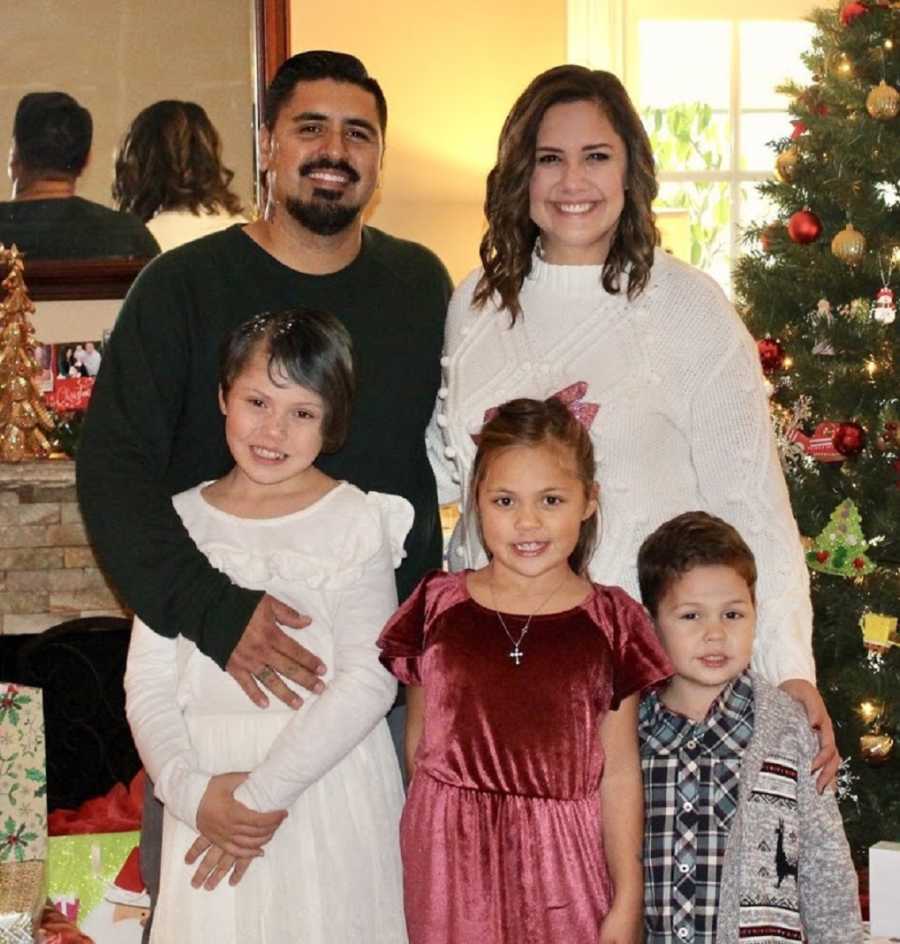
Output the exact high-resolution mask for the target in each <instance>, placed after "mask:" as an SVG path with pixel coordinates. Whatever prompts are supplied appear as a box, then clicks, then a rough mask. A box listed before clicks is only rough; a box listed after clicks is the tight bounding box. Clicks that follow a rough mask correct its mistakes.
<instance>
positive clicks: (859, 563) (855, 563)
mask: <svg viewBox="0 0 900 944" xmlns="http://www.w3.org/2000/svg"><path fill="white" fill-rule="evenodd" d="M853 566H854V567H855V568H856V569H857V570H862V569H863V567H865V566H866V562H865V561H864V560H863V559H862V558H861V557H854V558H853Z"/></svg>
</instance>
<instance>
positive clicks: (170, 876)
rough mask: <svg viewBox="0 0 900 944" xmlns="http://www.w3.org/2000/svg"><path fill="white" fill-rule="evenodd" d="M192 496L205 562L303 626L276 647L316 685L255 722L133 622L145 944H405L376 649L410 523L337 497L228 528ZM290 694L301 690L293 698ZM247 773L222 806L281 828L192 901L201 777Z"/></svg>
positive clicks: (242, 701)
mask: <svg viewBox="0 0 900 944" xmlns="http://www.w3.org/2000/svg"><path fill="white" fill-rule="evenodd" d="M202 488H203V486H198V487H196V488H193V489H189V490H188V491H186V492H182V493H181V494H180V495H177V496H176V497H175V498H174V499H173V502H174V504H175V508H176V510H177V511H178V513H179V515H180V516H181V519H182V521H183V522H184V524H185V526H186V528H187V530H188V532H189V533H190V535H191V537H192V538H193V539H194V541H195V542H196V543H197V545H198V547H199V548H200V549H201V550H202V551H203V552H204V553H205V554H206V556H207V557H208V558H209V559H210V561H211V562H212V563H213V564H214V565H215V566H216V567H218V568H219V569H220V570H222V571H224V572H225V573H226V574H228V576H229V577H231V579H232V580H233V581H234V582H235V583H237V584H240V585H242V586H245V587H251V588H258V589H264V590H267V591H268V592H269V593H271V594H272V595H273V596H275V597H277V598H278V599H280V600H282V601H283V602H285V603H287V604H289V605H290V606H293V607H294V608H295V609H297V610H298V612H300V613H305V614H307V615H309V616H310V617H311V618H312V623H311V625H310V626H308V627H307V628H305V629H302V630H292V629H287V632H288V633H290V634H291V635H292V636H294V637H295V638H296V639H298V640H299V641H300V642H302V643H303V645H304V646H306V647H307V648H308V649H310V650H311V651H312V652H314V653H316V654H317V655H318V656H319V657H320V658H321V659H322V660H323V662H324V663H325V665H326V666H327V667H328V672H327V674H326V675H325V676H324V681H325V683H326V688H325V691H324V692H323V694H321V695H319V696H315V695H311V694H309V693H308V692H305V691H302V692H301V695H302V697H303V699H304V704H303V707H302V708H301V709H300V710H299V711H297V712H294V711H291V710H290V709H289V708H287V707H286V706H285V705H283V704H282V703H281V702H279V701H277V700H276V699H274V698H270V699H269V702H270V704H269V707H268V708H267V709H259V708H256V707H255V706H254V705H253V704H252V702H250V700H249V699H248V698H247V696H246V695H245V694H244V693H243V691H242V690H241V688H240V687H239V686H238V684H237V682H235V681H234V679H232V678H231V676H230V675H228V674H226V673H225V672H224V671H222V670H221V669H220V668H219V667H218V666H217V665H216V664H215V663H214V662H213V661H212V660H210V659H209V658H207V657H206V656H205V655H203V654H202V653H201V652H200V651H199V650H198V649H197V648H196V646H194V644H193V643H191V642H188V641H187V640H185V639H183V638H181V637H179V638H178V639H168V638H166V637H164V636H160V635H158V634H157V633H155V632H153V631H152V630H151V629H149V628H148V627H147V626H146V625H145V624H143V623H142V622H141V621H140V620H139V619H137V618H135V622H134V631H133V636H132V642H131V649H130V651H129V656H128V670H127V673H126V680H125V684H126V691H127V695H128V717H129V721H130V723H131V727H132V730H133V732H134V735H135V741H136V743H137V746H138V750H139V751H140V754H141V757H142V758H143V760H144V764H145V766H146V768H147V771H148V773H149V775H150V776H151V778H152V779H153V780H154V782H155V784H156V794H157V796H158V797H159V798H160V799H161V800H162V801H163V802H164V803H165V806H166V812H165V824H164V828H163V847H162V877H161V888H160V896H159V902H158V905H157V908H156V912H155V915H154V921H153V931H152V938H151V940H152V941H153V942H154V944H182V942H185V944H186V942H192V941H198V942H199V941H202V942H207V941H210V942H215V944H231V942H234V944H238V942H240V944H251V942H252V944H263V942H268V944H286V942H293V941H297V942H303V944H326V942H327V944H361V942H366V944H405V942H406V930H405V926H404V920H403V899H402V882H401V867H400V855H399V847H398V835H397V829H398V822H399V817H400V810H401V807H402V804H403V788H402V783H401V779H400V772H399V768H398V765H397V759H396V754H395V752H394V748H393V745H392V742H391V738H390V734H389V732H388V728H387V724H386V723H385V721H384V715H385V713H386V712H387V711H388V709H389V708H390V706H391V704H392V702H393V699H394V695H395V691H396V687H395V682H394V680H393V679H392V677H391V676H390V675H389V674H388V673H387V671H386V670H385V669H383V668H382V667H381V665H380V664H379V661H378V651H377V649H376V646H375V640H376V638H377V637H378V634H379V632H380V630H381V628H382V627H383V625H384V624H385V622H386V621H387V619H388V618H389V617H390V616H391V615H392V613H393V612H394V610H395V608H396V605H397V596H396V589H395V584H394V568H395V567H396V566H397V564H399V562H400V559H401V557H402V555H403V541H404V539H405V537H406V534H407V532H408V531H409V528H410V526H411V524H412V520H413V509H412V506H411V505H410V504H409V503H408V502H406V501H405V500H404V499H402V498H399V497H397V496H393V495H382V494H378V493H374V492H373V493H369V494H368V495H367V494H364V493H363V492H361V491H360V490H359V489H357V488H355V487H354V486H352V485H349V484H347V483H341V484H339V485H338V486H337V487H336V488H334V489H333V490H332V491H331V492H329V493H327V494H326V495H325V496H324V497H322V498H321V499H319V500H318V501H317V502H316V503H315V504H314V505H311V506H310V507H308V508H305V509H303V510H302V511H299V512H296V513H294V514H291V515H287V516H284V517H280V518H269V519H252V520H251V519H244V518H236V517H234V516H233V515H229V514H227V513H226V512H223V511H220V510H219V509H217V508H214V507H213V506H211V505H210V504H209V503H208V502H207V501H206V500H205V499H204V498H203V497H202V495H201V489H202ZM297 691H298V692H300V689H299V688H298V689H297ZM229 771H251V773H250V776H249V778H248V779H247V781H246V782H245V783H244V784H242V785H241V786H240V787H239V788H238V790H237V791H236V792H235V796H236V798H237V799H238V800H240V801H241V802H242V803H244V804H245V805H246V806H248V807H251V808H252V809H256V810H275V809H287V810H288V811H289V815H288V817H287V819H286V820H285V821H284V822H283V823H282V825H281V826H280V827H279V829H278V831H277V832H276V834H275V837H274V838H273V839H272V841H271V842H270V843H269V844H268V845H267V846H266V847H265V855H264V856H263V857H262V858H259V859H257V860H255V861H254V862H253V863H252V864H251V865H250V868H249V869H248V870H247V873H246V874H245V875H244V878H243V880H242V881H241V882H240V884H238V885H237V886H236V887H231V886H230V885H228V884H227V882H222V883H220V885H219V887H218V888H216V889H215V890H214V891H212V892H209V891H205V890H196V889H194V888H192V887H191V885H190V880H191V877H192V875H193V872H194V870H195V867H188V866H186V865H185V864H184V855H185V853H186V852H187V850H188V849H189V848H190V846H191V844H192V843H193V842H194V840H195V839H196V838H197V832H196V830H195V826H196V813H197V808H198V805H199V803H200V800H201V798H202V796H203V793H204V790H205V789H206V785H207V782H208V780H209V777H210V776H211V775H213V774H218V773H225V772H229Z"/></svg>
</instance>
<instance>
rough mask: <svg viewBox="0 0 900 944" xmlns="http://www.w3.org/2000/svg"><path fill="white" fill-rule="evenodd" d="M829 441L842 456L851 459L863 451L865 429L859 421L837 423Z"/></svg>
mask: <svg viewBox="0 0 900 944" xmlns="http://www.w3.org/2000/svg"><path fill="white" fill-rule="evenodd" d="M831 441H832V442H833V443H834V448H835V449H837V451H838V452H839V453H840V454H841V455H842V456H844V457H845V458H847V459H852V458H853V457H854V456H858V455H859V454H860V453H861V452H862V451H863V446H865V444H866V431H865V430H864V429H863V428H862V426H860V425H859V423H839V424H838V428H837V429H836V430H835V433H834V436H833V437H832V440H831Z"/></svg>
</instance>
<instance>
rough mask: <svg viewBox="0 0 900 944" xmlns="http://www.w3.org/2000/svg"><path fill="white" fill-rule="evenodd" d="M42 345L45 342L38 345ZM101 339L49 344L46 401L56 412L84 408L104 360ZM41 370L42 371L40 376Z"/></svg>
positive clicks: (42, 375) (81, 409)
mask: <svg viewBox="0 0 900 944" xmlns="http://www.w3.org/2000/svg"><path fill="white" fill-rule="evenodd" d="M39 347H40V348H41V349H46V347H47V346H45V345H39ZM103 350H104V341H102V340H96V341H65V342H63V343H58V344H52V345H49V351H50V354H49V370H50V373H51V375H52V377H51V381H50V383H49V389H47V390H46V391H45V393H44V399H45V400H46V401H47V405H48V406H50V407H52V408H53V409H54V410H56V411H57V412H58V413H69V412H72V411H83V410H86V409H87V406H88V403H89V402H90V399H91V391H92V390H93V389H94V380H95V378H96V376H97V371H99V370H100V364H101V363H102V362H103ZM43 377H44V374H41V378H43Z"/></svg>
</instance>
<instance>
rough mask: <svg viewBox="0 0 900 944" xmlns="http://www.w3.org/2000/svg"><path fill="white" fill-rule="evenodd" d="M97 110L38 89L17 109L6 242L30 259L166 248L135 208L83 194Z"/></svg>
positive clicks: (141, 253)
mask: <svg viewBox="0 0 900 944" xmlns="http://www.w3.org/2000/svg"><path fill="white" fill-rule="evenodd" d="M92 135H93V122H92V121H91V114H90V112H89V111H88V110H87V109H86V108H82V107H81V105H79V104H78V102H76V101H75V99H74V98H72V96H71V95H66V93H65V92H31V93H30V94H28V95H26V96H25V97H24V98H23V99H22V100H21V101H20V102H19V105H18V107H17V108H16V116H15V119H14V121H13V138H12V146H11V148H10V152H9V176H10V179H11V180H12V200H11V201H7V202H0V243H5V244H7V245H10V244H12V243H15V244H16V246H18V248H19V249H20V250H21V251H22V252H23V253H24V254H25V256H26V258H35V259H100V258H107V257H110V256H131V257H135V258H141V259H148V258H150V257H151V256H155V255H156V254H157V253H158V252H159V246H158V245H157V243H156V240H155V239H154V238H153V236H151V235H150V232H149V230H148V229H147V227H146V226H144V224H143V223H142V222H141V221H140V220H139V219H138V218H137V217H136V216H135V215H134V214H132V213H120V212H119V211H117V210H110V209H109V208H108V207H105V206H102V205H101V204H99V203H92V202H91V201H90V200H84V199H82V198H81V197H77V196H76V195H75V188H76V186H77V183H78V178H79V177H80V176H81V175H82V173H83V172H84V169H85V167H86V166H87V163H88V160H89V158H90V153H91V138H92Z"/></svg>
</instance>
